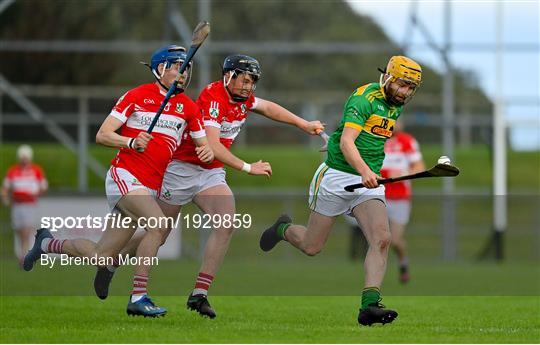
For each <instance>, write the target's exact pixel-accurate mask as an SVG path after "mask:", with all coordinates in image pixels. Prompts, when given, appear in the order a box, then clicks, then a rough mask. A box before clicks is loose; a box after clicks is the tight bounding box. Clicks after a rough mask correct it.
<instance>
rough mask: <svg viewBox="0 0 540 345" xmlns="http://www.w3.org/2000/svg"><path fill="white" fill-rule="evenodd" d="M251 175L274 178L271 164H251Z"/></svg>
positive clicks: (261, 162)
mask: <svg viewBox="0 0 540 345" xmlns="http://www.w3.org/2000/svg"><path fill="white" fill-rule="evenodd" d="M249 174H250V175H266V176H267V177H270V176H272V167H271V166H270V163H268V162H263V161H258V162H255V163H251V171H250V172H249Z"/></svg>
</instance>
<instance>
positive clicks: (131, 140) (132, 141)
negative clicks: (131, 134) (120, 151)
mask: <svg viewBox="0 0 540 345" xmlns="http://www.w3.org/2000/svg"><path fill="white" fill-rule="evenodd" d="M134 143H135V138H129V140H128V142H127V146H128V149H132V150H133V149H134V148H135V147H134V146H133V144H134Z"/></svg>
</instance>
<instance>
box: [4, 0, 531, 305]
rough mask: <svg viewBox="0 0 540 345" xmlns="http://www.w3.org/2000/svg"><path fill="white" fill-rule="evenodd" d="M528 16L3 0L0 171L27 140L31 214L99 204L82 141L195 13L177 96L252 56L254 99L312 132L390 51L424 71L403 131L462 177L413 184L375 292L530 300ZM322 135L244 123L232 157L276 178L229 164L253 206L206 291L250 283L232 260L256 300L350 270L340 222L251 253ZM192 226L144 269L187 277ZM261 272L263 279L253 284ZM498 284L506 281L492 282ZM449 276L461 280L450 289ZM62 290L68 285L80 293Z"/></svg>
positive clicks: (287, 202)
mask: <svg viewBox="0 0 540 345" xmlns="http://www.w3.org/2000/svg"><path fill="white" fill-rule="evenodd" d="M539 17H540V5H539V3H538V2H537V1H520V2H511V1H498V2H473V3H466V2H461V1H459V2H458V1H455V2H454V1H446V2H442V1H441V2H424V1H399V2H393V1H384V2H381V1H315V2H307V1H267V0H265V1H101V0H93V1H82V0H81V1H53V0H40V1H31V0H27V1H20V0H2V1H0V56H1V59H0V61H1V62H0V123H1V126H0V143H1V146H0V153H1V162H0V173H1V174H2V176H4V175H5V173H6V171H7V170H8V168H9V167H10V166H11V165H13V164H15V163H16V149H17V147H18V146H19V145H20V144H29V145H31V146H32V147H33V149H34V161H35V162H36V163H38V164H40V165H41V166H42V167H43V169H44V171H45V174H46V176H47V179H48V181H49V190H48V191H47V193H46V194H45V195H44V196H43V197H42V198H41V199H40V210H41V212H42V213H46V214H47V215H50V213H51V212H57V213H58V214H59V215H64V216H68V215H74V214H76V213H77V212H80V213H81V215H86V214H88V212H90V211H88V210H89V209H92V210H94V209H96V208H97V209H98V210H99V209H100V208H99V207H101V206H95V207H96V208H93V207H94V206H89V205H96V203H97V205H102V207H103V210H104V212H105V211H106V208H105V206H106V201H105V196H104V188H103V184H104V183H103V180H104V176H105V172H106V170H107V168H108V165H109V162H110V160H111V159H112V158H113V157H114V155H115V153H116V152H115V151H114V150H111V149H107V148H103V147H99V146H97V145H95V144H94V136H95V133H96V131H97V129H98V127H99V126H100V124H101V122H102V121H103V120H104V119H105V117H106V116H107V115H108V113H109V112H110V110H111V108H112V106H113V105H114V104H115V102H116V100H117V99H118V98H119V97H120V96H121V95H122V94H123V93H124V92H125V91H127V90H128V89H130V88H132V87H134V86H136V85H139V84H142V83H146V82H152V81H153V77H152V75H151V74H150V72H149V71H148V69H147V68H146V67H144V66H143V65H141V64H139V62H140V61H148V60H149V58H150V55H151V53H152V52H153V51H154V50H155V49H157V48H158V47H160V46H162V45H165V44H169V43H175V44H182V45H186V46H187V45H189V42H190V39H191V31H192V29H193V28H194V27H195V25H196V23H197V22H198V21H200V20H207V21H209V22H210V23H211V25H212V32H211V34H210V37H209V39H208V40H207V41H206V42H205V44H204V45H203V47H202V48H201V49H200V50H199V52H198V53H197V55H196V57H195V68H194V71H193V77H192V82H191V85H190V86H189V89H188V90H187V94H188V95H190V96H191V97H192V98H196V97H197V95H198V93H199V91H200V90H201V89H202V88H203V87H204V86H205V85H206V84H208V83H210V82H211V81H214V80H217V79H219V78H220V76H221V74H220V72H221V63H222V61H223V58H224V57H225V56H227V55H228V54H232V53H243V54H247V55H251V56H254V57H256V58H257V59H258V60H259V61H260V63H261V67H262V78H261V80H260V82H259V83H258V86H257V95H258V96H259V97H262V98H265V99H269V100H272V101H275V102H277V103H279V104H282V105H283V106H285V107H287V108H288V109H290V110H291V111H293V112H295V113H296V114H298V115H299V116H302V117H304V118H307V119H319V120H321V121H323V122H325V123H326V124H327V132H328V133H331V132H332V131H333V129H335V128H336V127H337V125H338V123H339V120H340V118H341V115H342V107H343V104H344V103H345V101H346V99H347V98H348V96H349V95H350V94H351V92H352V91H353V90H354V89H355V88H356V87H358V86H360V85H363V84H366V83H369V82H375V81H378V80H379V75H380V73H379V72H378V71H377V68H378V67H381V68H384V67H385V65H386V63H387V61H388V59H389V57H391V56H392V55H396V54H405V55H408V56H410V57H411V58H413V59H416V60H417V61H418V62H419V63H420V64H421V65H422V66H423V70H424V73H423V82H422V86H421V88H420V90H419V91H418V92H417V94H416V95H415V97H414V99H413V101H412V102H411V103H409V104H408V105H407V106H406V108H405V111H404V113H403V116H402V120H403V123H404V125H405V130H406V131H408V132H410V133H412V134H413V135H414V136H415V137H416V138H417V139H418V141H419V143H420V147H421V151H422V153H423V155H424V160H425V162H426V165H427V166H428V167H430V166H432V165H434V164H435V163H436V160H437V158H438V157H439V156H441V155H447V156H449V157H451V158H452V161H453V163H454V164H455V165H457V166H458V167H460V169H461V174H460V176H459V177H457V178H456V179H428V180H421V181H417V182H414V184H413V185H414V198H413V210H412V217H411V221H410V224H409V226H408V228H407V232H406V237H407V240H408V243H409V251H410V259H411V276H412V280H411V283H410V284H409V286H408V287H406V288H405V287H402V286H400V285H399V284H397V279H396V265H395V259H394V258H393V255H392V254H391V255H390V257H391V261H390V264H389V273H388V276H387V279H386V280H387V281H388V290H389V291H390V293H393V294H409V293H419V294H422V293H424V294H430V293H442V294H454V293H463V294H499V295H504V294H538V292H539V291H540V286H539V285H540V269H539V265H538V263H539V260H540V254H539V253H540V213H539V212H538V210H539V209H540V154H539V153H540V86H539V77H540V68H539V61H540V29H539V28H540V26H539ZM321 145H322V140H321V139H320V138H318V137H314V138H313V137H308V136H306V135H304V134H303V133H302V132H300V131H299V130H297V129H295V128H292V127H287V126H284V125H280V124H278V123H275V122H271V121H269V120H267V119H266V118H263V117H260V116H258V115H256V114H252V115H251V116H250V117H249V119H248V121H247V124H246V125H245V127H244V128H243V130H242V132H241V133H240V135H239V136H238V138H237V141H236V143H235V145H234V146H233V152H234V153H235V154H236V155H237V156H239V157H241V158H243V159H244V160H246V161H250V160H258V159H263V160H266V161H269V162H270V163H271V164H272V167H273V171H274V175H273V176H272V178H271V179H270V180H266V179H262V178H257V177H254V176H247V175H245V174H242V173H238V172H236V171H230V170H228V181H229V184H230V186H231V188H232V189H233V191H234V192H235V195H236V197H237V211H238V212H239V213H249V214H251V215H252V216H253V226H252V227H251V229H249V230H242V231H239V232H238V234H236V237H235V239H234V240H233V243H232V245H231V248H230V251H229V254H228V259H227V260H226V262H225V265H224V267H223V271H224V272H223V280H221V282H220V280H216V284H215V286H214V287H213V289H216V290H217V292H215V293H222V294H228V293H244V294H250V293H253V292H252V291H253V290H251V289H250V290H249V291H247V290H246V291H244V290H242V288H243V286H245V285H242V286H239V285H237V284H238V281H237V280H236V279H235V277H236V276H235V274H238V272H248V273H249V272H253V277H255V278H253V279H252V280H253V281H252V284H259V285H260V286H259V290H257V291H258V293H259V294H272V293H280V292H276V291H275V290H274V289H273V288H272V286H273V285H272V284H268V281H271V280H274V279H275V280H280V279H282V278H283V277H284V276H285V277H288V280H287V282H286V283H283V284H285V287H286V286H287V284H290V287H291V288H290V289H286V291H287V292H288V294H295V293H298V294H302V293H304V294H323V295H324V294H328V293H331V292H330V290H328V289H325V287H326V285H325V284H330V285H328V286H331V283H332V282H335V281H336V280H339V281H342V279H341V277H342V276H347V275H348V274H349V273H351V274H355V277H356V276H358V275H359V273H360V272H361V265H362V263H361V260H359V259H354V260H351V253H350V250H351V249H350V248H351V242H350V241H351V239H350V238H351V233H350V229H349V226H348V225H347V224H346V223H345V222H344V221H343V220H340V221H339V222H338V224H337V225H336V227H335V229H334V231H333V234H332V236H331V238H330V240H329V243H328V245H327V248H326V249H325V250H324V251H323V253H322V254H320V256H318V257H316V258H304V257H303V256H301V255H300V254H298V253H296V252H295V251H294V250H293V249H292V248H289V247H287V246H282V247H283V248H278V249H277V250H276V251H275V252H273V253H272V254H270V255H262V254H260V253H259V250H258V238H259V234H260V232H261V231H262V230H263V229H264V228H265V227H266V226H267V225H269V224H271V223H272V222H273V220H274V219H275V217H276V216H277V215H279V214H280V213H282V212H288V213H289V214H291V215H292V216H293V218H294V220H295V222H299V223H305V222H306V220H307V216H308V209H307V188H308V185H309V182H310V180H311V178H312V175H313V173H314V171H315V169H316V167H317V166H318V165H319V164H320V162H321V161H323V160H324V159H325V154H323V153H320V152H318V149H319V147H320V146H321ZM100 203H101V204H100ZM66 205H74V207H76V208H77V209H78V211H73V210H72V209H71V208H68V207H67V206H66ZM85 212H86V213H85ZM96 212H99V211H96ZM194 212H198V211H197V210H196V209H195V208H194V207H191V206H190V207H188V208H187V209H186V210H185V213H188V214H189V213H194ZM41 215H42V216H43V215H45V214H41ZM9 218H10V214H9V209H8V208H6V207H4V206H2V211H1V213H0V225H1V231H0V238H1V251H0V258H1V260H2V270H3V271H4V273H5V275H4V276H8V275H9V277H12V278H13V279H3V282H2V285H3V288H4V290H3V291H4V293H7V294H10V293H14V294H17V293H23V294H25V293H32V292H31V290H32V288H31V287H28V289H27V290H25V289H23V290H21V287H20V284H18V282H20V279H23V278H22V276H20V275H21V273H20V272H18V271H17V265H16V260H15V259H13V257H14V256H13V231H12V229H11V225H10V219H9ZM206 236H207V232H205V231H194V230H192V231H183V232H182V233H181V234H178V236H176V237H174V238H173V239H171V241H170V242H172V243H173V244H174V245H173V247H175V248H173V249H172V254H171V255H172V257H180V258H181V260H175V261H171V262H169V263H165V264H164V265H163V266H162V267H163V268H161V267H160V268H159V269H158V270H157V271H158V273H157V274H163V275H166V274H167V277H169V275H168V273H166V272H170V271H169V269H173V270H174V272H175V273H174V278H171V279H173V280H176V281H178V284H179V285H182V284H185V285H186V286H188V285H191V281H192V277H193V276H194V274H195V272H196V267H197V266H198V258H199V257H200V255H201V248H202V245H203V244H204V240H205V238H206ZM246 258H247V259H249V260H246ZM276 262H277V263H278V268H277V269H276V268H275V263H276ZM72 269H73V270H78V268H72ZM261 270H262V271H264V272H266V278H265V279H257V278H256V277H257V273H259V272H260V271H261ZM88 271H89V270H86V271H84V269H81V270H80V275H90V274H91V273H92V272H88ZM126 271H128V270H126ZM64 273H65V272H64V271H63V270H62V271H56V272H55V273H54V274H52V275H45V273H44V272H42V273H41V274H43V279H50V280H53V281H55V279H67V278H65V276H63V274H64ZM227 273H228V276H229V278H226V277H227ZM36 274H40V273H39V272H38V273H36ZM126 274H127V272H126ZM314 277H317V278H320V277H322V278H327V280H330V282H328V281H326V282H325V280H324V279H322V280H321V281H319V280H314V279H315V278H314ZM227 279H228V280H227ZM508 279H513V280H512V281H514V282H515V284H512V286H508V284H507V283H508ZM464 281H467V282H471V281H472V284H471V285H465V286H467V287H468V288H466V289H465V290H463V286H464V285H463V282H464ZM300 282H301V283H300ZM296 283H298V284H296ZM295 284H296V285H295ZM475 284H476V285H475ZM67 285H69V284H67ZM299 285H302V286H304V288H303V290H302V288H299V287H298V286H299ZM305 286H307V287H305ZM357 286H358V283H357V281H354V282H352V283H351V285H347V284H345V285H344V286H343V287H342V288H341V290H339V291H338V292H337V293H344V294H351V293H352V294H354V293H355V292H354V291H356V290H355V289H356V288H357ZM72 288H73V289H74V290H73V293H74V294H80V293H82V292H81V291H85V292H86V291H87V290H80V289H85V288H86V287H84V288H81V287H79V286H78V285H73V286H72ZM334 288H335V287H334V286H332V289H334ZM460 288H461V290H460ZM119 289H120V288H119ZM162 289H163V290H162V293H169V292H170V293H175V292H174V291H177V290H174V291H173V290H167V289H168V288H167V287H165V286H164V287H162ZM407 289H408V290H407ZM88 291H90V290H88ZM117 291H120V290H117ZM186 291H187V290H186ZM291 291H294V292H291ZM333 291H335V290H332V292H333ZM42 293H45V294H47V293H54V291H53V290H51V291H48V292H47V291H46V292H43V291H42ZM63 293H65V291H64V292H63Z"/></svg>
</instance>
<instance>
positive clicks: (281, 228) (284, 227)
mask: <svg viewBox="0 0 540 345" xmlns="http://www.w3.org/2000/svg"><path fill="white" fill-rule="evenodd" d="M291 225H292V224H291V223H282V224H279V226H278V228H277V234H278V236H279V237H281V238H282V239H285V231H286V230H287V229H288V228H289V226H291Z"/></svg>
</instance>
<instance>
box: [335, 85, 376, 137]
mask: <svg viewBox="0 0 540 345" xmlns="http://www.w3.org/2000/svg"><path fill="white" fill-rule="evenodd" d="M371 114H372V107H371V102H369V101H368V100H367V99H366V98H365V97H364V96H363V95H356V94H353V95H352V96H351V97H349V100H348V101H347V103H346V104H345V109H344V110H343V120H342V122H343V124H344V127H350V128H354V129H357V130H359V131H362V129H363V128H364V124H365V123H366V121H367V119H368V118H369V117H370V116H371Z"/></svg>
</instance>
